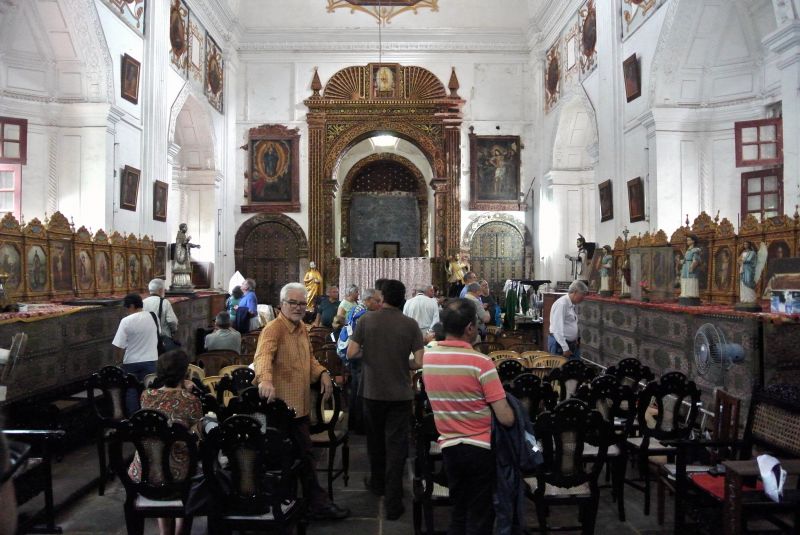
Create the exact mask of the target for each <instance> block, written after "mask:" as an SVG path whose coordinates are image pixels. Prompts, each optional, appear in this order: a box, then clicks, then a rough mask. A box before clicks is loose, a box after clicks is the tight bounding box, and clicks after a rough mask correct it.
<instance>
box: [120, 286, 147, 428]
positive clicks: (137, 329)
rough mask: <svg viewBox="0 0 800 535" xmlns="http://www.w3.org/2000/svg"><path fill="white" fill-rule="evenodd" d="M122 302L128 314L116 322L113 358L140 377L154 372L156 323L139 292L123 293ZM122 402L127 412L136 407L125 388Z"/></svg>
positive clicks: (136, 408) (134, 395) (134, 394)
mask: <svg viewBox="0 0 800 535" xmlns="http://www.w3.org/2000/svg"><path fill="white" fill-rule="evenodd" d="M122 306H123V307H124V308H125V310H127V311H128V315H127V316H125V317H124V318H122V320H121V321H120V322H119V327H118V328H117V334H116V335H114V340H113V341H112V342H111V343H112V344H113V345H114V361H115V362H122V369H123V370H125V371H126V372H127V373H132V374H133V375H134V376H136V378H137V379H138V380H139V381H142V380H143V379H144V378H145V377H146V376H147V375H148V374H150V373H155V372H156V361H158V326H157V325H156V318H155V314H151V313H150V312H146V311H145V310H143V308H142V306H143V305H142V297H141V296H140V295H139V294H128V295H126V296H125V299H124V300H123V301H122ZM125 404H126V406H127V407H128V413H129V414H130V413H132V412H135V411H137V410H138V409H139V400H138V399H137V397H136V392H135V391H134V390H132V389H129V390H128V392H127V396H126V398H125Z"/></svg>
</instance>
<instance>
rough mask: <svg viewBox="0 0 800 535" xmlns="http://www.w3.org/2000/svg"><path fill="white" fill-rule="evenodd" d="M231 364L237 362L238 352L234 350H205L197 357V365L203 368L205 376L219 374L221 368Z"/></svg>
mask: <svg viewBox="0 0 800 535" xmlns="http://www.w3.org/2000/svg"><path fill="white" fill-rule="evenodd" d="M233 364H239V354H238V353H236V351H225V350H220V351H206V352H205V353H201V354H200V355H198V357H197V365H198V366H200V367H201V368H203V371H204V372H205V374H206V377H208V376H210V375H219V371H220V370H221V369H222V368H224V367H225V366H232V365H233Z"/></svg>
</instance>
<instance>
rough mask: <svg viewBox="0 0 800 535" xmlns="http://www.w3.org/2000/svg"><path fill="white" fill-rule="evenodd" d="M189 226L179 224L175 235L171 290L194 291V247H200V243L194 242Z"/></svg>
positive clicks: (180, 291)
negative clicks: (189, 232)
mask: <svg viewBox="0 0 800 535" xmlns="http://www.w3.org/2000/svg"><path fill="white" fill-rule="evenodd" d="M188 228H189V227H188V226H187V225H186V223H181V224H180V225H179V226H178V234H177V235H176V236H175V243H173V244H172V247H173V254H172V284H171V285H170V287H169V291H170V292H178V293H191V292H193V291H194V286H193V285H192V249H193V248H195V247H196V248H198V249H199V248H200V246H199V245H197V244H195V243H192V237H191V236H189V235H188V234H187V233H186V230H187V229H188Z"/></svg>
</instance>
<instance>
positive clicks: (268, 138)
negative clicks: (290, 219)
mask: <svg viewBox="0 0 800 535" xmlns="http://www.w3.org/2000/svg"><path fill="white" fill-rule="evenodd" d="M249 138H250V140H249V143H248V151H249V159H250V162H249V171H248V172H247V173H246V175H245V177H246V178H247V181H246V184H247V189H246V192H245V195H246V197H247V199H248V201H249V204H247V205H245V206H242V212H272V213H280V212H299V211H300V176H299V175H300V169H299V159H300V148H299V145H300V134H299V133H298V132H297V129H296V128H293V129H288V128H286V127H285V126H282V125H262V126H259V127H257V128H251V129H250V133H249Z"/></svg>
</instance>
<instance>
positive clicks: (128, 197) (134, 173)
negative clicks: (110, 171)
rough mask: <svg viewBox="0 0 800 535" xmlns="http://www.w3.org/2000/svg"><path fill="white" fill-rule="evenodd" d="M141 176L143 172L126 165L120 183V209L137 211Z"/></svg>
mask: <svg viewBox="0 0 800 535" xmlns="http://www.w3.org/2000/svg"><path fill="white" fill-rule="evenodd" d="M141 174H142V172H141V171H139V170H138V169H136V168H135V167H131V166H130V165H126V166H125V167H124V168H123V169H122V179H121V180H120V183H119V207H120V208H122V209H123V210H131V211H132V212H135V211H136V204H137V200H138V198H139V178H140V177H141Z"/></svg>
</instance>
